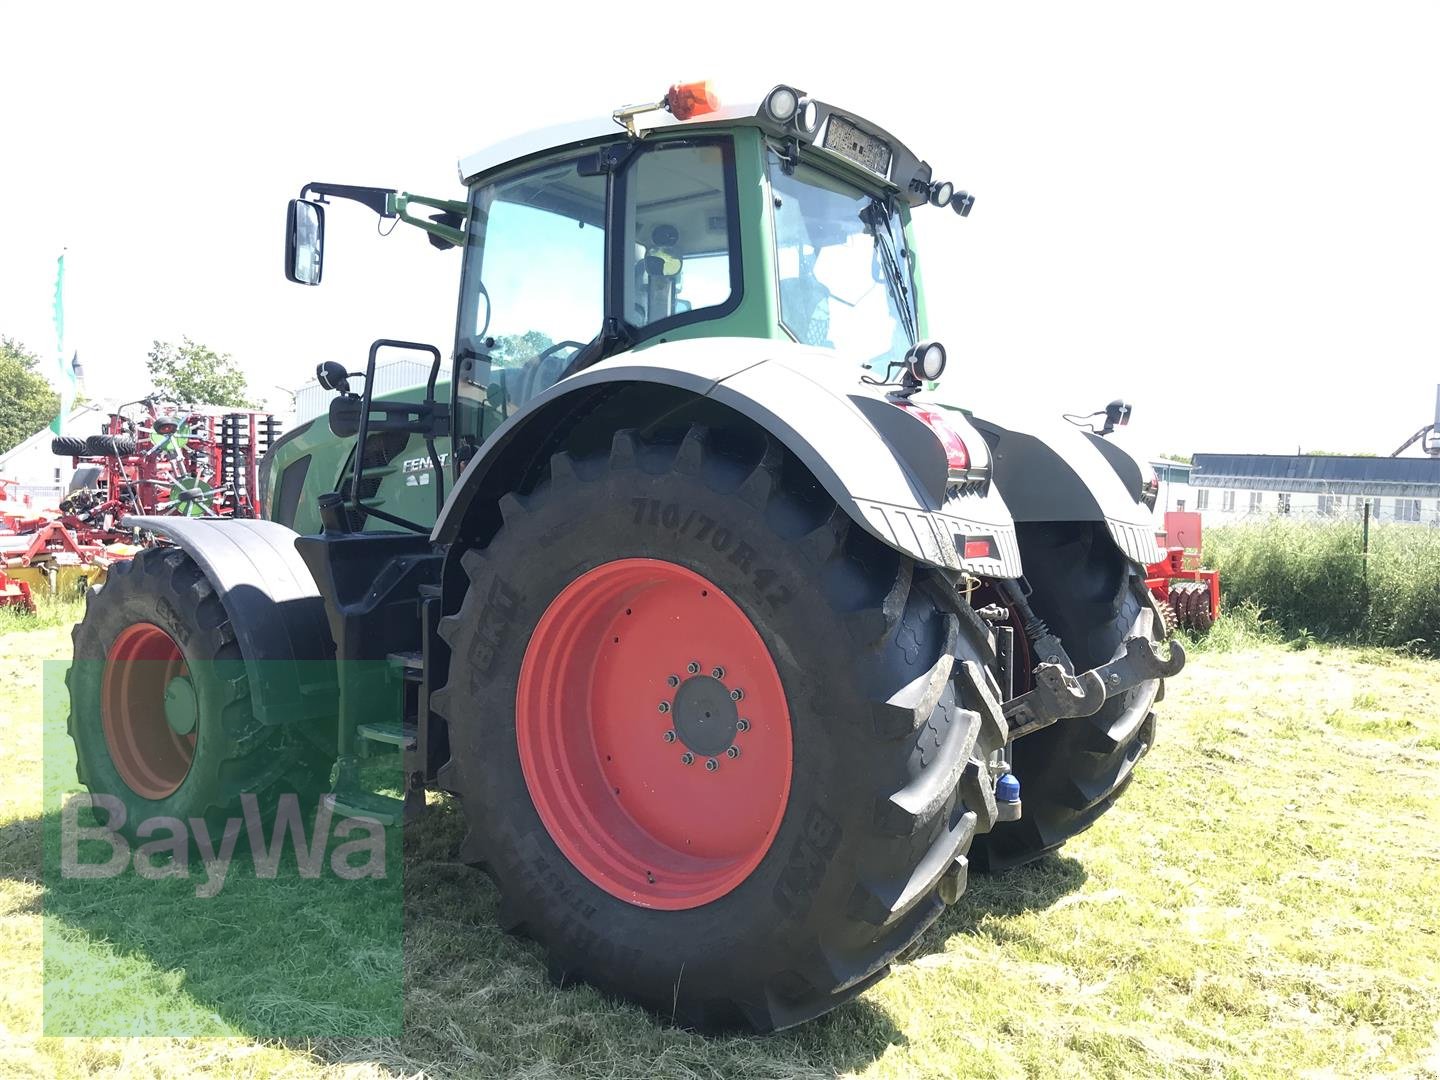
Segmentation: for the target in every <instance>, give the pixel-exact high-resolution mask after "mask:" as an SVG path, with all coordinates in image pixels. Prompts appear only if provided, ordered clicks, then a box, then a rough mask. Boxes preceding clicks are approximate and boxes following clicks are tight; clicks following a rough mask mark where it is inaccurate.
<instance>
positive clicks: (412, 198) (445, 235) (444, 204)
mask: <svg viewBox="0 0 1440 1080" xmlns="http://www.w3.org/2000/svg"><path fill="white" fill-rule="evenodd" d="M412 203H413V204H414V205H416V206H428V207H430V208H431V209H434V210H439V211H440V212H441V213H440V214H439V215H437V216H438V217H440V218H442V220H439V221H436V220H434V219H431V218H418V217H416V216H415V215H414V214H412V213H410V206H411V204H412ZM385 208H386V209H387V210H388V211H390V212H389V214H387V215H386V216H387V217H398V218H399V219H400V220H401V221H403V222H405V224H407V225H414V226H415V227H416V228H417V229H424V230H425V231H426V232H427V233H429V234H430V235H431V236H435V237H438V238H439V239H441V240H443V241H445V242H446V243H447V244H449V245H452V246H454V247H460V246H461V245H462V244H464V243H465V230H464V229H463V228H460V227H457V225H453V224H450V221H453V220H454V218H456V217H458V218H460V219H461V220H460V223H459V224H460V225H463V224H464V219H465V217H466V215H467V214H469V212H470V208H469V207H468V206H467V205H465V203H463V202H456V201H455V200H454V199H433V198H431V197H430V196H428V195H412V194H410V193H409V192H408V191H400V192H395V191H392V192H390V193H389V195H388V197H387V198H386V200H385ZM446 217H449V218H450V221H447V220H444V218H446Z"/></svg>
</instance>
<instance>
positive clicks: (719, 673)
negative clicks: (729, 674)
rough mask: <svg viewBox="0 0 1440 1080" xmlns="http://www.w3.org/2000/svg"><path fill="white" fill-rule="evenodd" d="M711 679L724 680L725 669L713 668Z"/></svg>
mask: <svg viewBox="0 0 1440 1080" xmlns="http://www.w3.org/2000/svg"><path fill="white" fill-rule="evenodd" d="M710 677H711V678H712V679H723V678H724V677H725V669H724V668H723V667H717V668H711V669H710Z"/></svg>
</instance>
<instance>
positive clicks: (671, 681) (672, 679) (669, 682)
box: [665, 675, 680, 686]
mask: <svg viewBox="0 0 1440 1080" xmlns="http://www.w3.org/2000/svg"><path fill="white" fill-rule="evenodd" d="M665 685H666V686H679V685H680V676H679V675H666V676H665Z"/></svg>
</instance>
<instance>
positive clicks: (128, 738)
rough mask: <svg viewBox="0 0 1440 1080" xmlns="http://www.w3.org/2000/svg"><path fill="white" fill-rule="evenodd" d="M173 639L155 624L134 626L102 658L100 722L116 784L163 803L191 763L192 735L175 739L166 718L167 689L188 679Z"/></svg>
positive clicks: (192, 754) (178, 783)
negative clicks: (120, 782)
mask: <svg viewBox="0 0 1440 1080" xmlns="http://www.w3.org/2000/svg"><path fill="white" fill-rule="evenodd" d="M188 674H189V671H188V669H187V668H186V666H185V655H184V653H182V652H181V651H180V646H179V645H177V644H176V643H175V639H174V638H172V637H171V636H170V635H169V634H167V633H166V632H165V631H164V630H161V629H160V627H158V626H156V625H155V624H154V623H134V624H132V625H130V626H127V627H126V628H125V629H124V630H122V631H121V632H120V634H119V636H117V637H116V638H115V641H114V643H113V644H112V645H111V646H110V651H109V652H108V653H107V654H106V656H105V675H104V678H103V680H102V682H101V687H100V719H101V723H102V725H103V727H104V729H105V744H106V745H107V746H108V747H109V748H110V760H111V761H112V762H113V763H114V764H115V771H116V772H118V773H119V774H120V779H121V780H123V781H125V784H126V785H127V786H128V787H129V788H130V790H132V791H133V792H135V794H137V795H140V796H142V797H143V798H146V799H163V798H164V797H165V796H167V795H170V794H172V793H173V792H174V791H175V789H176V788H178V787H179V786H180V784H181V783H182V782H183V781H184V779H185V776H186V774H187V773H188V772H189V771H190V763H191V762H192V761H193V760H194V759H195V733H194V732H193V731H192V732H190V733H189V734H188V735H177V734H176V733H175V731H174V730H173V729H172V728H171V727H170V723H169V721H168V720H166V718H165V690H166V688H167V687H168V686H169V685H170V682H171V680H173V679H175V678H177V677H179V676H182V675H188Z"/></svg>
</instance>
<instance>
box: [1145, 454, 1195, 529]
mask: <svg viewBox="0 0 1440 1080" xmlns="http://www.w3.org/2000/svg"><path fill="white" fill-rule="evenodd" d="M1150 467H1151V468H1152V469H1154V470H1155V478H1156V479H1157V480H1159V481H1160V490H1159V492H1158V493H1157V494H1156V496H1155V514H1156V516H1157V517H1159V518H1161V519H1162V520H1163V519H1164V517H1165V512H1166V511H1167V510H1194V509H1195V493H1194V491H1192V490H1191V488H1190V466H1189V465H1186V464H1185V463H1184V462H1183V461H1171V460H1169V459H1168V458H1154V459H1152V460H1151V462H1150Z"/></svg>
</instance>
